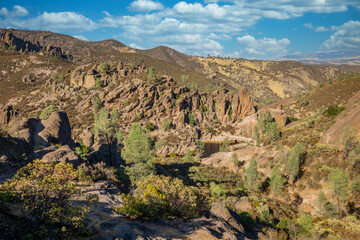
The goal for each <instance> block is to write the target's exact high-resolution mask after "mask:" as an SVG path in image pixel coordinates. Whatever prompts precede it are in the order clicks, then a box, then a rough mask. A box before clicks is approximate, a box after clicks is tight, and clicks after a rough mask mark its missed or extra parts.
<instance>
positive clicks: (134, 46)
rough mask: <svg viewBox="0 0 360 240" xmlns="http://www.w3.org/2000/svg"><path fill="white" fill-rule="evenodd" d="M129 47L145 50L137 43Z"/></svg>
mask: <svg viewBox="0 0 360 240" xmlns="http://www.w3.org/2000/svg"><path fill="white" fill-rule="evenodd" d="M129 47H131V48H136V49H144V48H143V47H140V46H138V45H136V44H135V43H130V44H129Z"/></svg>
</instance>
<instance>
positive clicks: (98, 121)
mask: <svg viewBox="0 0 360 240" xmlns="http://www.w3.org/2000/svg"><path fill="white" fill-rule="evenodd" d="M94 118H95V123H94V132H95V135H96V136H102V137H104V138H105V141H106V144H107V146H108V151H109V162H110V165H111V166H113V162H112V150H111V148H112V146H114V145H117V141H118V140H119V136H120V135H121V133H119V132H118V130H119V125H118V122H119V112H118V111H117V110H113V111H112V114H111V115H110V114H109V112H108V111H107V110H106V108H102V109H101V110H100V111H99V113H96V112H95V113H94Z"/></svg>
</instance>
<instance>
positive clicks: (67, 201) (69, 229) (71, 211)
mask: <svg viewBox="0 0 360 240" xmlns="http://www.w3.org/2000/svg"><path fill="white" fill-rule="evenodd" d="M78 178H79V175H78V172H77V171H76V170H75V169H74V168H73V166H72V164H69V163H58V164H56V163H55V162H53V163H43V162H41V161H39V160H35V161H34V162H32V163H29V164H28V165H27V166H25V167H23V168H21V169H20V170H18V172H17V173H16V175H15V176H14V177H13V178H12V179H11V180H9V181H7V182H5V183H4V184H3V185H2V186H1V188H0V193H1V194H0V195H1V196H7V199H5V198H2V200H8V201H10V202H12V203H14V202H15V203H18V204H20V205H21V207H22V210H23V211H24V213H25V216H27V217H29V218H32V219H35V221H36V223H37V227H39V228H40V227H41V228H43V229H51V231H52V233H51V234H54V235H57V236H58V237H64V236H68V237H69V236H76V235H78V234H79V233H80V232H82V229H83V223H84V221H83V220H84V218H85V216H86V215H87V213H89V211H90V209H91V206H92V204H93V203H95V202H96V201H97V196H96V195H87V196H86V199H85V201H83V202H84V204H81V205H79V204H73V201H74V200H77V199H79V198H80V196H81V191H80V190H79V189H78V188H77V187H76V184H77V180H78ZM36 232H38V231H36V229H34V232H33V233H32V234H30V235H29V237H30V236H31V237H34V238H35V239H36V238H38V237H40V236H34V235H33V234H35V235H36Z"/></svg>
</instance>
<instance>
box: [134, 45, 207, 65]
mask: <svg viewBox="0 0 360 240" xmlns="http://www.w3.org/2000/svg"><path fill="white" fill-rule="evenodd" d="M138 52H140V53H142V54H145V55H148V56H151V57H153V58H156V59H160V60H163V61H166V62H172V63H177V64H179V65H180V66H183V67H185V68H187V69H190V70H200V69H201V66H200V64H198V63H197V62H195V61H194V59H193V57H192V56H189V55H186V54H183V53H180V52H178V51H176V50H174V49H172V48H169V47H166V46H159V47H156V48H152V49H147V50H138Z"/></svg>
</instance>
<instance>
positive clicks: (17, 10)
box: [12, 5, 29, 17]
mask: <svg viewBox="0 0 360 240" xmlns="http://www.w3.org/2000/svg"><path fill="white" fill-rule="evenodd" d="M28 14H29V12H28V10H26V8H24V7H22V6H19V5H15V6H14V7H13V11H12V15H13V17H24V16H26V15H28Z"/></svg>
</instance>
